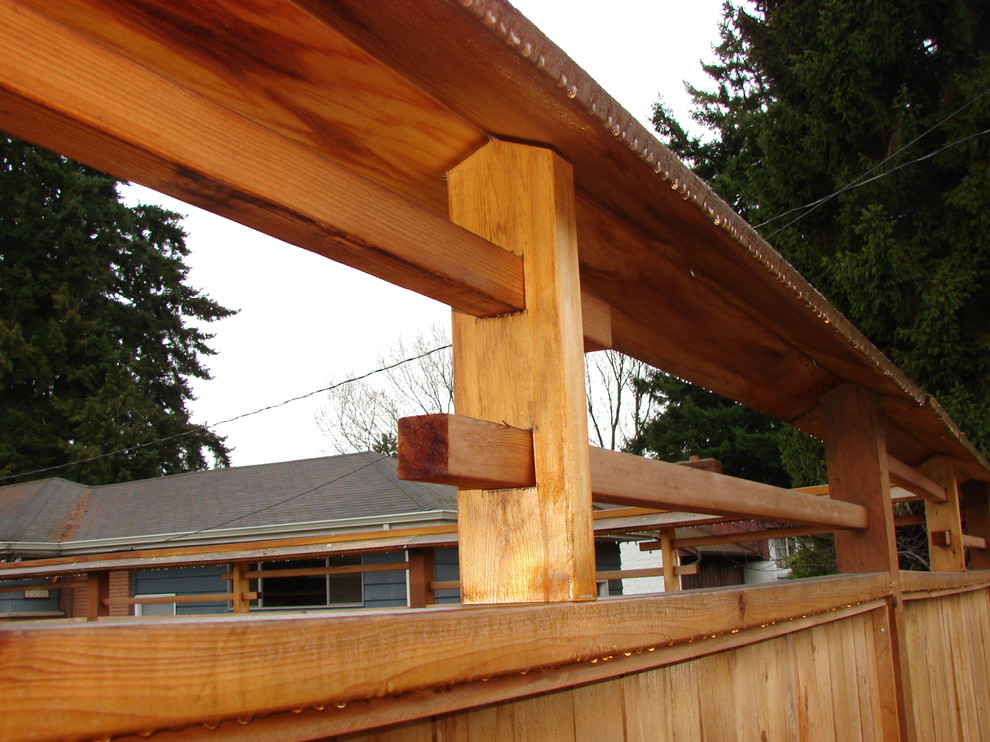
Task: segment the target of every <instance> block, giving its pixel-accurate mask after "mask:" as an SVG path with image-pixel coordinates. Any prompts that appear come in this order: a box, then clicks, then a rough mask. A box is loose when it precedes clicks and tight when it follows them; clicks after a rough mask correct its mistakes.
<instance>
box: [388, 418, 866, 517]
mask: <svg viewBox="0 0 990 742" xmlns="http://www.w3.org/2000/svg"><path fill="white" fill-rule="evenodd" d="M527 441H528V443H527ZM532 448H533V446H532V434H531V433H530V432H529V431H526V430H520V429H518V428H512V427H509V426H507V425H499V424H497V423H492V422H488V421H484V420H475V419H470V418H464V417H461V416H458V415H424V416H419V417H413V418H404V419H402V420H400V421H399V464H398V471H399V477H400V478H401V479H414V480H416V481H423V482H440V483H443V484H454V485H458V486H463V487H479V486H484V487H487V488H490V489H497V488H508V487H528V486H532V485H533V484H534V482H535V472H534V470H533V468H532ZM589 454H590V457H591V491H592V494H593V497H594V499H595V501H596V502H603V503H609V504H614V505H628V506H634V507H651V508H663V509H673V510H684V511H688V512H696V513H713V514H718V515H732V516H735V517H738V518H755V519H757V520H770V521H780V522H793V523H800V524H813V525H827V526H834V527H836V528H865V527H866V526H867V521H866V509H865V508H864V507H862V506H861V505H856V504H854V503H847V502H837V501H833V500H829V499H828V498H824V497H815V496H814V495H807V494H804V493H800V492H794V491H791V490H787V489H784V488H781V487H774V486H771V485H768V484H761V483H759V482H751V481H748V480H745V479H737V478H735V477H729V476H725V475H722V474H715V473H713V472H707V471H701V470H698V469H691V468H687V467H684V466H679V465H678V464H671V463H669V462H666V461H657V460H655V459H644V458H642V457H639V456H633V455H631V454H625V453H618V452H616V451H607V450H605V449H601V448H594V447H590V449H589ZM479 472H481V473H482V474H480V475H479ZM479 483H483V484H479Z"/></svg>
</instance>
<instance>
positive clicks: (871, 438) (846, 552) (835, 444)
mask: <svg viewBox="0 0 990 742" xmlns="http://www.w3.org/2000/svg"><path fill="white" fill-rule="evenodd" d="M821 407H822V416H823V419H824V425H825V453H826V464H827V466H828V481H829V492H830V495H831V497H832V498H833V499H835V500H840V501H843V502H851V503H857V504H859V505H861V506H863V507H865V508H866V509H867V510H868V512H869V527H868V528H867V529H865V530H861V531H849V532H842V533H837V534H836V535H835V548H836V557H837V559H838V562H839V570H840V571H841V572H876V571H885V572H896V571H897V547H896V545H895V537H894V516H893V512H892V510H891V504H890V485H889V481H890V480H889V475H888V470H887V448H886V444H885V442H884V437H883V427H882V423H881V419H880V412H879V409H878V407H877V403H876V398H875V397H874V395H873V394H872V392H870V391H868V390H866V389H864V388H862V387H857V386H852V385H849V384H846V385H844V386H841V387H838V388H837V389H835V390H834V391H832V392H829V393H828V394H826V395H825V396H824V397H822V405H821Z"/></svg>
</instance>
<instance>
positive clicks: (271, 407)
mask: <svg viewBox="0 0 990 742" xmlns="http://www.w3.org/2000/svg"><path fill="white" fill-rule="evenodd" d="M450 347H451V344H450V343H447V344H446V345H441V346H439V347H437V348H433V349H432V350H428V351H426V352H425V353H420V354H419V355H415V356H410V357H409V358H403V359H402V360H401V361H396V362H395V363H390V364H388V365H387V366H381V367H380V368H376V369H374V370H372V371H368V372H367V373H363V374H361V375H360V376H352V377H351V378H349V379H344V380H343V381H339V382H337V383H336V384H331V385H330V386H325V387H322V388H320V389H314V390H313V391H311V392H306V393H305V394H300V395H298V396H296V397H290V398H288V399H284V400H282V401H281V402H276V403H275V404H270V405H267V406H265V407H260V408H258V409H256V410H251V411H250V412H244V413H241V414H240V415H235V416H234V417H229V418H227V419H226V420H220V421H219V422H215V423H206V424H204V425H198V426H195V427H192V428H189V430H184V431H182V432H181V433H174V434H173V435H167V436H163V437H162V438H156V439H154V440H151V441H146V442H145V443H137V444H135V445H133V446H128V447H127V448H120V449H117V450H116V451H108V452H107V453H101V454H97V455H96V456H89V457H87V458H84V459H79V460H78V461H70V462H69V463H66V464H57V465H55V466H47V467H44V468H43V469H34V470H32V471H25V472H20V473H18V474H8V475H6V476H3V477H0V482H6V481H8V480H11V479H20V478H21V477H29V476H33V475H35V474H47V473H49V472H53V471H60V470H62V469H67V468H68V467H70V466H76V465H77V464H85V463H88V462H90V461H99V460H100V459H105V458H108V457H110V456H119V455H120V454H124V453H130V452H131V451H138V450H140V449H142V448H149V447H151V446H157V445H158V444H160V443H165V442H166V441H170V440H174V439H176V438H182V437H184V436H187V435H192V434H193V433H198V432H200V431H203V430H210V429H211V428H216V427H218V426H220V425H226V424H227V423H232V422H236V421H237V420H243V419H244V418H246V417H251V416H252V415H260V414H261V413H262V412H268V411H269V410H275V409H278V408H279V407H284V406H285V405H287V404H290V403H292V402H298V401H300V400H303V399H307V398H309V397H312V396H314V395H316V394H322V393H324V392H329V391H333V390H334V389H337V388H339V387H342V386H346V385H347V384H353V383H354V382H357V381H363V380H364V379H367V378H369V377H371V376H374V375H376V374H380V373H384V372H385V371H391V370H392V369H394V368H398V367H399V366H403V365H405V364H407V363H412V362H413V361H418V360H420V359H422V358H426V357H427V356H431V355H433V354H434V353H439V352H440V351H443V350H447V349H448V348H450Z"/></svg>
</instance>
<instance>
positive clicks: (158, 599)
mask: <svg viewBox="0 0 990 742" xmlns="http://www.w3.org/2000/svg"><path fill="white" fill-rule="evenodd" d="M258 595H259V593H253V592H246V593H242V594H241V596H240V599H241V600H243V601H248V602H250V601H252V600H257V598H258ZM237 600H238V596H237V595H235V594H234V593H198V594H196V595H135V596H134V597H133V598H104V600H103V603H104V605H107V606H111V605H158V604H168V603H218V602H228V603H232V602H237Z"/></svg>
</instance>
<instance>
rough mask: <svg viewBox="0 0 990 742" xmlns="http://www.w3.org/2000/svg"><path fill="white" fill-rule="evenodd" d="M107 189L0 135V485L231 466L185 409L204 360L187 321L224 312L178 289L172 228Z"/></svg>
mask: <svg viewBox="0 0 990 742" xmlns="http://www.w3.org/2000/svg"><path fill="white" fill-rule="evenodd" d="M117 185H118V183H117V181H115V180H114V179H113V178H111V177H110V176H107V175H104V174H102V173H99V172H97V171H95V170H92V169H91V168H88V167H85V166H82V165H79V164H77V163H74V162H72V161H70V160H67V159H66V158H64V157H61V156H58V155H54V154H52V153H50V152H46V151H44V150H41V149H38V148H36V147H33V146H31V145H29V144H27V143H25V142H22V141H19V140H17V139H13V138H11V137H7V136H3V135H0V483H2V484H9V483H13V482H17V481H24V478H21V477H16V476H14V475H18V474H21V473H23V472H29V471H32V470H35V469H43V468H47V467H51V466H58V465H62V464H67V463H70V462H80V463H78V464H75V465H73V466H71V467H68V468H65V469H61V470H59V471H57V472H54V474H56V475H60V476H64V477H66V478H69V479H72V480H74V481H77V482H81V483H87V484H96V483H109V482H116V481H123V480H128V479H136V478H144V477H152V476H157V475H161V474H172V473H176V472H181V471H187V470H191V469H199V468H203V467H204V466H205V465H206V464H207V458H208V457H209V458H211V459H212V461H213V462H214V463H216V464H221V465H227V464H228V463H229V460H228V451H227V448H226V447H225V445H224V442H223V439H222V438H220V437H218V436H217V435H216V434H214V433H212V432H209V431H204V430H198V429H197V428H196V426H194V425H192V424H191V423H190V421H189V413H188V411H187V409H186V402H187V401H188V400H190V399H191V398H192V393H191V390H190V387H189V379H190V378H191V377H197V378H209V375H208V373H207V371H206V369H204V368H203V366H202V365H201V364H200V362H199V359H198V357H199V356H200V355H201V354H206V355H210V354H212V351H211V349H210V348H209V346H208V345H207V341H208V340H209V339H210V337H212V336H211V335H209V334H206V333H204V332H203V331H202V330H200V329H199V328H198V327H197V326H196V325H195V324H191V323H190V321H192V322H209V321H213V320H216V319H220V318H223V317H226V316H229V315H230V314H232V312H231V311H230V310H228V309H226V308H224V307H222V306H220V305H219V304H217V303H216V302H214V301H212V300H211V299H209V298H208V297H206V296H204V295H203V294H201V293H200V292H199V291H197V290H196V289H193V288H190V287H189V286H187V285H186V284H185V280H186V276H187V273H188V269H187V268H186V266H185V265H184V263H183V260H184V258H185V257H186V255H187V254H188V250H187V248H186V246H185V242H184V238H185V234H184V233H183V231H182V229H181V227H180V225H179V215H177V214H174V213H171V212H168V211H165V210H163V209H161V208H159V207H156V206H136V207H127V206H125V205H124V204H123V203H121V201H120V198H119V195H118V192H117ZM160 438H167V440H165V441H163V442H161V443H155V444H154V445H144V444H149V443H151V442H152V441H155V440H157V439H160ZM134 446H137V448H135V449H133V450H130V451H128V452H126V453H124V454H119V455H115V456H110V457H106V458H97V459H95V460H87V459H91V458H92V457H96V456H99V455H100V454H104V453H107V452H110V451H116V450H120V449H128V448H131V447H134ZM52 475H53V474H52V473H41V474H38V475H36V476H52Z"/></svg>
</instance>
